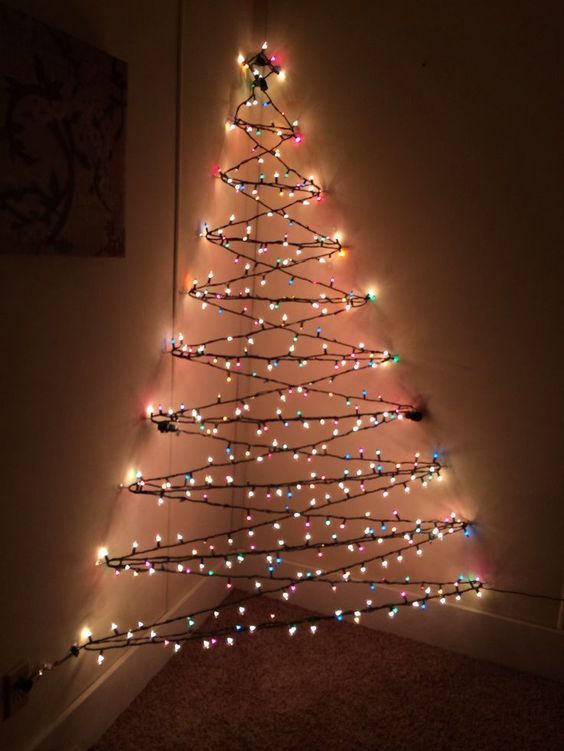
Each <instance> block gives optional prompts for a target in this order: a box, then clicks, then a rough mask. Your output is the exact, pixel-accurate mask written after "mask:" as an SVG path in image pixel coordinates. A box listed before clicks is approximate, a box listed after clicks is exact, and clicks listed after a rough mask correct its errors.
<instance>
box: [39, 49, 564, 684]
mask: <svg viewBox="0 0 564 751" xmlns="http://www.w3.org/2000/svg"><path fill="white" fill-rule="evenodd" d="M266 50H267V45H266V43H265V44H264V45H263V47H262V49H261V50H260V51H259V52H258V53H257V54H254V55H251V56H250V57H247V58H244V57H243V56H240V58H239V60H238V63H239V65H240V67H241V70H242V72H243V73H244V75H245V77H246V81H247V83H246V85H247V86H248V88H249V91H248V94H247V96H245V98H244V99H243V100H242V101H241V103H240V104H239V105H238V106H237V108H236V111H235V113H234V114H233V116H232V117H231V118H230V119H229V120H228V121H227V123H226V131H227V132H233V131H239V132H241V133H242V134H244V136H245V137H246V139H248V140H247V142H246V143H247V147H248V149H249V150H248V152H245V153H247V156H246V157H244V158H243V159H241V160H240V161H238V162H237V163H236V164H234V165H233V166H232V167H229V168H227V169H222V168H221V167H219V166H217V167H215V168H214V176H215V177H216V178H217V179H219V180H220V181H221V182H222V183H223V184H224V186H225V187H227V188H230V189H231V190H232V191H233V192H234V193H233V195H234V196H235V197H236V200H238V201H240V202H241V204H242V205H243V208H244V207H245V206H249V208H250V209H251V211H250V213H249V214H248V215H243V217H242V218H239V219H238V218H237V217H236V215H235V214H233V213H232V214H230V215H229V217H228V219H227V220H226V221H225V222H223V223H222V224H220V225H218V226H215V227H212V226H210V224H208V222H203V223H202V228H201V231H200V233H199V234H200V237H201V238H205V240H206V241H208V242H209V243H210V244H212V245H214V246H216V247H217V248H218V249H219V250H221V251H222V256H223V258H224V259H227V260H229V261H230V263H232V264H233V267H232V268H233V269H234V271H232V272H230V273H229V272H228V273H227V275H226V277H225V278H223V279H221V280H216V277H215V274H214V272H213V271H209V273H208V274H207V277H206V280H205V281H204V282H203V283H201V282H199V281H198V280H197V279H194V280H193V282H192V284H191V285H188V287H187V288H186V289H185V290H184V293H185V294H186V295H187V296H188V297H189V298H191V300H193V301H195V302H196V303H197V304H198V305H199V306H200V308H201V310H202V312H204V311H206V310H207V311H215V312H216V313H217V314H218V315H220V316H221V315H223V314H227V315H228V316H233V317H237V318H238V319H239V321H240V324H241V327H242V328H241V329H240V330H239V331H233V332H230V333H228V334H226V335H225V336H212V337H210V338H208V339H207V340H205V341H200V342H192V343H189V342H187V341H185V338H184V336H183V335H182V334H179V335H178V336H177V337H175V338H174V339H172V340H171V354H172V356H173V357H176V358H179V359H180V360H182V361H188V362H190V363H195V364H199V365H205V366H206V367H207V368H208V369H209V370H210V372H211V373H212V374H213V377H214V378H218V377H221V378H225V384H226V389H227V393H226V394H223V395H222V394H221V393H217V396H215V397H213V398H211V399H208V401H206V402H205V403H204V404H201V405H199V406H187V405H185V404H180V405H179V407H178V409H172V408H170V409H168V410H165V409H164V407H163V405H158V406H157V407H156V408H155V407H153V406H149V407H148V409H147V417H148V419H149V420H150V421H151V422H152V423H153V424H154V425H155V426H156V428H157V430H158V431H159V432H161V433H170V434H176V435H178V436H180V435H183V436H187V437H188V439H189V440H190V441H193V440H194V439H196V438H197V439H198V442H201V441H202V440H203V441H205V442H208V444H209V445H211V446H212V447H213V448H212V449H211V450H212V452H213V451H215V450H216V449H218V450H219V451H220V452H221V453H220V456H219V457H217V456H215V455H214V454H213V453H211V454H210V455H208V457H207V460H206V461H202V462H200V463H198V464H197V466H195V467H192V468H190V469H183V470H182V471H180V472H177V473H173V474H166V475H163V476H154V477H144V476H143V474H142V473H141V472H138V473H137V476H136V479H135V481H134V482H133V483H132V484H131V485H129V490H130V491H131V492H132V493H134V494H136V495H139V496H149V497H154V498H156V500H157V503H158V505H163V504H165V503H166V502H169V501H179V502H181V503H192V504H197V505H203V506H207V507H209V509H210V511H211V510H212V509H214V510H221V509H224V510H226V511H228V512H229V513H230V514H233V512H234V511H238V512H241V514H240V516H241V520H240V522H239V523H235V524H232V523H231V524H230V525H229V526H228V527H227V528H226V529H223V530H220V531H216V532H213V533H212V534H207V535H195V536H192V537H187V538H186V539H185V536H184V535H183V534H181V533H178V534H177V536H176V539H175V540H173V541H163V539H162V538H161V536H160V534H157V535H156V537H155V541H154V543H151V544H149V545H145V546H140V545H139V543H138V542H137V541H135V542H134V543H133V544H132V546H131V550H130V551H128V552H126V553H123V554H121V555H112V556H110V554H109V553H108V551H107V550H105V549H101V550H100V553H99V561H98V562H99V563H101V564H104V565H106V566H107V567H108V568H109V569H111V570H113V571H114V574H115V575H116V576H118V575H125V574H131V575H133V576H135V577H136V576H139V575H142V574H145V575H148V576H151V575H155V574H175V575H181V576H196V577H213V578H215V579H219V580H221V581H222V582H224V583H225V589H226V591H227V592H229V591H230V590H232V588H233V587H234V584H236V585H237V587H238V594H237V599H235V600H233V599H231V600H230V602H229V603H228V604H226V603H225V602H224V601H222V602H220V603H218V604H217V605H215V606H213V607H209V608H206V609H202V610H199V611H197V612H191V613H185V614H183V615H180V616H177V617H174V618H169V619H165V620H161V621H157V622H153V623H150V624H144V623H142V622H138V624H137V626H135V627H130V628H128V629H121V628H119V627H118V625H117V624H115V623H113V624H112V625H111V629H110V633H109V634H107V635H105V636H101V637H97V638H94V636H93V635H92V633H91V632H90V631H89V629H85V630H84V631H83V634H82V637H81V640H80V641H79V642H76V643H74V644H73V645H72V647H71V649H70V650H69V652H68V653H67V654H66V655H64V656H63V657H62V658H61V659H60V660H58V661H56V662H54V663H47V664H45V665H43V666H42V667H41V668H40V669H38V670H37V671H36V673H35V675H34V676H33V678H35V677H37V676H39V675H42V674H44V673H45V672H46V671H47V670H50V669H52V668H54V667H57V666H58V665H60V664H63V663H64V662H66V661H67V659H69V658H70V657H72V656H75V657H76V656H78V655H79V654H80V653H81V652H82V651H96V652H98V662H99V664H102V663H103V661H104V652H105V651H107V650H116V649H129V648H132V647H138V646H145V645H149V644H151V645H155V644H161V645H164V646H165V647H171V648H173V649H174V650H175V651H177V650H178V649H180V648H181V645H182V643H184V642H185V641H192V640H198V641H199V642H200V643H201V644H202V646H203V647H204V648H206V649H209V648H211V647H213V646H215V645H216V644H225V645H227V646H233V645H234V644H235V641H236V640H237V639H238V638H242V637H243V635H252V634H254V633H255V632H257V631H261V630H266V629H272V628H281V629H286V630H287V631H288V633H289V635H290V636H293V635H294V634H295V633H296V631H297V630H298V629H302V627H305V628H306V630H307V631H309V632H310V633H311V634H315V633H316V631H317V629H318V626H319V625H320V624H322V623H323V622H325V621H327V620H330V619H336V620H337V621H343V620H345V619H348V618H351V619H352V620H353V621H354V622H355V623H359V622H360V620H361V617H362V616H363V615H365V614H370V613H374V612H377V611H384V612H387V613H388V616H389V617H391V618H393V617H395V616H396V615H397V614H398V613H399V612H400V610H401V609H402V608H406V607H410V608H416V609H419V610H425V609H426V608H427V606H428V604H429V603H431V602H434V601H438V602H439V603H440V604H442V605H444V604H446V602H447V601H448V600H449V599H451V598H455V600H460V598H461V597H462V596H464V595H466V594H467V593H471V592H473V593H474V594H475V595H476V596H478V597H480V596H481V595H482V591H483V590H484V589H488V588H489V587H488V586H487V585H485V584H484V583H483V582H482V581H481V580H480V579H479V578H478V577H475V576H466V577H463V576H458V577H457V578H456V579H455V580H454V581H450V580H449V579H448V578H447V579H445V581H425V580H423V579H420V578H419V579H413V578H412V577H411V576H410V575H406V576H403V577H398V578H394V577H392V578H388V577H385V576H382V570H384V571H386V570H387V569H388V567H389V566H396V565H398V564H401V563H402V562H403V561H404V558H406V557H407V559H408V560H410V559H411V560H416V559H417V558H419V557H421V556H422V555H423V552H424V550H426V549H427V548H428V547H429V546H431V545H433V544H434V543H438V542H441V541H443V540H445V539H446V538H448V537H450V536H451V535H453V534H457V533H460V532H462V533H463V535H464V536H466V537H467V536H468V535H469V531H470V525H469V523H468V522H467V521H466V520H464V519H463V518H461V517H460V516H458V515H457V514H456V513H454V512H453V513H451V514H450V515H449V516H447V517H446V518H443V519H420V518H406V517H404V516H403V515H400V513H399V511H398V510H393V511H392V512H388V513H382V512H380V511H379V510H378V505H379V504H380V503H381V502H384V501H385V499H387V498H388V496H389V495H390V493H392V492H393V493H394V496H396V497H397V496H398V495H399V494H400V492H401V493H402V497H405V496H406V495H409V493H410V492H411V491H412V489H416V488H417V489H418V488H421V489H424V488H426V487H428V485H429V484H430V483H431V482H433V483H436V482H439V481H440V480H441V479H442V471H443V467H442V465H441V463H440V462H439V456H438V454H436V453H435V454H434V455H433V456H432V458H431V459H429V460H425V459H422V458H421V456H420V454H419V453H416V454H415V456H414V458H413V459H411V460H409V461H405V460H404V461H396V460H392V459H389V458H387V457H385V456H384V454H383V452H382V450H381V449H380V448H378V447H376V446H375V445H373V443H374V440H375V439H376V437H377V436H379V434H380V429H382V428H383V427H385V426H389V425H391V424H393V423H405V422H406V421H408V422H409V421H412V422H419V421H420V420H421V419H423V418H424V412H423V411H422V410H421V409H418V408H417V407H415V406H414V405H411V404H404V403H401V402H398V401H395V400H388V399H386V398H384V397H383V396H382V395H381V394H379V393H377V392H376V391H374V392H371V391H370V390H369V388H370V383H369V380H370V378H372V376H373V375H377V373H378V371H379V370H380V369H382V368H385V367H388V366H390V365H394V364H396V363H398V362H399V357H398V356H397V355H396V354H393V353H390V352H389V351H387V350H378V349H374V348H371V347H369V346H367V345H365V343H364V342H359V343H358V344H351V343H349V342H346V341H344V340H343V339H342V335H343V332H344V331H346V326H344V325H342V324H341V319H338V317H339V316H341V315H342V314H346V313H347V312H349V311H351V310H353V309H357V308H360V307H362V306H364V305H366V304H369V303H371V302H372V301H374V300H375V299H376V295H375V293H374V291H373V290H368V291H367V292H365V293H364V294H360V293H357V292H354V291H352V290H347V289H344V288H341V287H339V286H338V285H337V282H336V280H335V277H334V276H333V274H332V267H333V264H334V263H335V262H336V261H339V260H340V259H342V258H343V257H344V256H345V255H346V250H345V248H344V247H343V245H342V243H341V237H340V236H339V235H338V234H334V235H332V236H331V235H330V234H327V233H322V232H319V231H317V230H314V229H313V228H312V227H311V225H310V222H309V220H307V221H306V219H305V218H304V214H305V213H307V212H309V211H310V210H311V209H312V208H314V207H315V206H317V205H319V204H323V202H324V200H325V193H324V192H323V191H322V189H321V187H320V186H319V185H318V184H317V182H316V180H315V179H314V177H313V176H309V177H306V176H304V175H302V174H300V172H298V171H297V170H296V169H295V168H294V167H293V166H291V165H290V160H289V158H288V157H287V156H285V154H286V151H287V150H288V149H290V148H292V149H293V148H296V147H299V145H300V144H301V143H302V142H303V140H304V136H303V134H302V132H301V130H300V129H299V124H298V122H297V121H293V122H290V120H289V119H288V118H287V116H286V115H285V113H284V112H283V111H282V110H281V109H280V108H279V107H278V106H277V105H276V104H275V103H274V101H273V100H272V98H271V97H270V94H269V90H270V89H269V85H270V83H271V81H272V80H273V78H274V79H275V78H277V77H281V76H283V73H284V72H283V71H282V69H281V67H280V66H279V64H278V61H277V59H276V56H275V55H270V56H269V54H268V53H267V51H266ZM256 112H259V113H260V114H259V116H257V117H254V119H253V120H251V119H250V117H251V115H252V114H253V113H256ZM268 119H269V120H270V121H269V122H265V120H268ZM248 202H252V203H248ZM312 269H315V271H312ZM336 327H337V328H336ZM335 329H336V330H335ZM306 374H307V375H306ZM359 378H366V381H367V382H366V385H365V386H363V387H362V388H359V386H358V383H359ZM337 379H339V384H338V385H339V390H335V388H334V386H333V384H334V383H335V381H336V380H337ZM349 382H350V383H349ZM210 383H215V381H214V380H213V379H210ZM240 391H241V392H242V393H239V392H240ZM304 399H307V400H308V401H307V402H306V404H307V405H308V406H307V407H304V408H302V407H301V405H302V404H303V400H304ZM361 438H362V441H363V442H365V443H364V445H362V446H361V445H358V444H359V440H360V439H361ZM295 556H297V557H295ZM344 558H346V562H345V563H343V559H344ZM313 585H317V586H319V587H327V589H328V591H329V592H331V593H332V596H338V595H339V593H341V592H342V591H344V590H345V588H346V591H347V593H349V592H358V595H355V596H358V598H359V599H358V603H357V605H356V606H355V607H352V608H351V607H344V606H343V607H341V608H337V609H334V611H333V613H332V614H331V615H326V614H324V615H315V616H308V617H306V618H302V619H298V620H294V621H291V622H290V621H288V620H286V619H284V617H279V616H278V615H277V614H276V612H275V611H276V600H275V599H273V601H272V607H273V612H272V613H271V617H270V619H269V620H267V621H264V622H258V623H251V622H249V618H248V613H247V607H248V604H249V603H250V602H252V600H253V599H254V598H256V597H260V596H263V595H264V594H267V595H269V596H270V597H272V598H276V597H280V598H281V599H282V600H285V601H287V600H289V599H290V597H291V596H292V595H293V594H295V593H296V592H297V591H298V590H299V591H302V588H303V587H311V586H313ZM395 587H399V589H400V591H399V592H394V589H393V588H395ZM239 588H241V589H242V591H239ZM404 588H405V589H404ZM414 588H416V589H417V592H414V591H413V589H414ZM388 589H390V590H391V593H389V592H388ZM494 591H503V590H500V589H494ZM367 593H368V594H369V597H368V598H366V594H367ZM373 593H376V595H374V594H373ZM388 594H390V596H391V597H392V598H393V599H391V600H390V601H388ZM520 594H525V593H520ZM234 596H235V595H234ZM374 596H377V597H378V598H379V601H377V602H376V601H374V600H373V599H372V598H373V597H374ZM383 596H384V601H382V597H383ZM548 599H557V598H548ZM234 607H235V608H237V613H238V618H237V622H235V623H231V622H228V620H229V619H227V621H226V619H225V617H224V615H225V612H226V610H228V609H231V611H232V610H233V608H234Z"/></svg>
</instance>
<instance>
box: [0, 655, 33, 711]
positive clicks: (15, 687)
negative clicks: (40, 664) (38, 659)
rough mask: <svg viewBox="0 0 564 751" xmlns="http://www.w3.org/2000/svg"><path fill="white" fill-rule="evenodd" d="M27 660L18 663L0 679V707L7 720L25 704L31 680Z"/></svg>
mask: <svg viewBox="0 0 564 751" xmlns="http://www.w3.org/2000/svg"><path fill="white" fill-rule="evenodd" d="M29 675H30V669H29V664H28V663H27V662H20V663H18V664H17V665H16V666H15V667H14V668H13V669H12V670H10V671H9V672H8V673H6V674H5V675H4V677H3V679H2V709H3V715H4V719H5V720H7V719H9V718H10V717H12V715H14V714H15V713H16V712H18V711H19V710H20V709H21V708H22V707H23V706H25V705H26V704H27V701H28V698H29V692H30V690H31V688H32V685H33V684H32V682H31V681H30V678H29Z"/></svg>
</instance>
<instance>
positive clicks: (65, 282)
mask: <svg viewBox="0 0 564 751" xmlns="http://www.w3.org/2000/svg"><path fill="white" fill-rule="evenodd" d="M12 5H14V6H15V7H17V8H19V9H21V10H23V11H24V12H28V13H29V14H31V15H33V16H34V17H35V18H37V19H38V20H40V21H44V22H45V23H48V24H51V25H52V26H54V27H56V28H58V29H62V30H63V31H66V32H68V33H70V34H73V35H76V36H77V37H79V38H80V39H82V40H84V41H86V42H89V43H91V44H92V45H94V46H95V47H98V48H100V49H102V50H104V51H106V52H108V53H110V54H112V55H115V56H116V57H118V58H120V59H122V60H125V61H126V62H127V64H128V73H129V91H128V111H127V146H126V175H127V191H126V193H127V195H126V217H127V219H126V234H127V247H126V255H125V258H116V259H112V258H65V257H33V256H27V257H10V256H6V255H3V256H2V258H1V271H0V285H1V288H0V301H1V302H0V306H1V308H2V341H3V344H2V360H3V362H2V382H3V383H2V389H1V393H2V400H3V405H4V406H3V409H4V416H5V419H6V426H7V429H6V430H5V431H4V439H3V442H2V444H3V449H2V466H3V469H2V476H3V484H4V495H3V503H2V507H1V511H0V514H1V517H2V520H1V524H0V526H1V529H2V530H3V542H2V546H1V553H0V556H1V558H2V570H3V572H4V574H3V577H2V587H1V590H2V602H1V605H0V611H1V613H2V616H1V619H2V626H1V632H2V636H1V639H0V665H1V669H0V673H3V672H4V671H5V670H8V669H10V668H11V667H12V666H13V665H14V663H17V662H18V661H19V660H20V659H22V658H26V659H29V660H30V661H31V663H32V664H37V663H40V662H42V661H43V660H50V659H56V658H58V657H61V656H62V655H64V654H65V653H66V652H67V650H68V649H69V647H70V646H71V644H72V642H73V641H74V640H75V639H77V638H78V637H79V632H80V629H81V628H82V627H83V626H84V625H88V626H89V627H90V629H92V631H93V632H94V633H96V632H98V633H107V632H108V629H109V626H110V623H111V622H112V621H115V622H116V623H118V624H123V625H124V626H125V625H126V624H128V623H131V622H136V621H137V619H141V620H146V621H148V620H150V619H154V618H157V617H159V616H160V615H161V614H162V613H163V612H166V611H167V610H168V609H169V608H170V607H171V606H172V604H173V602H172V600H171V599H170V594H169V593H168V591H167V589H166V585H164V582H163V581H159V582H156V581H153V580H148V579H147V580H146V581H144V582H143V583H142V584H141V586H140V587H137V586H136V585H137V584H138V581H131V580H128V581H125V580H123V581H122V580H118V579H116V578H115V577H113V576H112V575H111V573H110V572H108V571H106V570H104V567H98V568H97V567H96V566H95V565H94V562H95V560H96V556H97V549H98V546H100V545H105V546H107V547H108V548H109V550H110V552H112V550H113V551H119V550H124V548H125V550H128V549H130V546H131V542H132V540H133V539H135V538H136V537H138V538H139V539H140V540H142V539H146V540H147V539H148V538H149V537H151V538H153V537H154V534H155V531H156V530H157V529H159V528H160V529H161V530H163V531H164V527H165V526H166V524H167V520H168V514H169V512H168V510H159V509H157V508H156V504H155V507H153V505H152V504H151V505H145V504H142V503H140V502H139V500H138V499H137V498H136V497H133V496H132V495H130V494H128V493H126V492H121V493H120V492H119V490H118V485H119V483H120V482H123V481H125V480H126V479H127V478H128V477H129V478H131V470H132V469H133V468H136V467H138V466H141V467H142V468H147V469H150V468H149V463H154V469H155V470H156V469H157V468H164V471H167V470H168V466H169V461H170V459H169V449H170V445H169V444H170V441H169V440H167V439H166V438H164V437H163V436H160V435H156V434H155V432H154V431H152V430H151V429H150V428H149V426H148V425H147V424H146V423H144V422H142V421H141V420H140V415H141V414H142V411H143V409H144V407H145V405H146V403H147V401H148V400H149V399H150V398H153V395H154V394H159V395H160V397H161V398H162V399H169V398H170V392H171V361H170V358H169V357H168V356H166V355H164V354H163V343H164V338H165V336H169V335H170V329H171V325H172V322H171V310H172V308H171V300H172V290H173V282H172V280H173V265H172V264H173V247H174V185H175V140H174V133H175V118H176V41H177V13H178V7H177V3H176V2H173V0H167V2H164V3H158V4H157V3H153V2H149V1H147V0H142V1H141V2H139V1H138V0H131V1H129V0H127V1H122V2H119V3H113V2H102V3H92V2H89V0H80V1H79V2H77V1H76V0H72V1H71V0H49V1H42V0H27V1H26V0H22V2H14V3H12ZM157 113H158V116H157ZM8 426H9V427H8ZM158 439H163V440H158ZM147 457H150V460H149V459H148V458H147ZM144 459H145V462H144V461H143V460H144ZM83 656H84V655H83ZM83 656H81V658H80V659H79V660H76V661H74V660H73V661H72V662H69V663H67V664H66V665H65V666H64V667H62V668H60V669H59V670H58V671H57V672H56V674H55V673H53V674H52V675H50V676H48V677H47V678H45V680H44V681H43V682H41V683H39V684H38V685H37V687H36V688H35V689H34V690H33V692H32V695H31V696H30V703H29V706H28V707H26V709H25V710H22V711H21V712H20V713H19V714H18V715H16V716H14V717H13V718H12V719H11V720H10V721H9V722H6V723H2V725H1V726H0V746H1V747H2V748H6V749H10V750H11V751H12V750H13V751H17V750H18V749H24V748H30V747H31V745H32V743H34V742H35V740H36V739H38V738H39V737H40V736H41V734H42V733H43V732H44V731H45V730H46V729H47V728H48V727H49V725H50V724H51V723H52V722H53V721H54V720H56V718H57V717H58V716H59V715H60V713H61V712H62V711H63V710H64V709H65V708H66V707H67V706H68V705H69V704H70V703H71V702H72V701H73V700H75V699H77V697H79V696H80V695H81V694H82V692H84V691H85V690H86V689H87V687H89V686H90V685H91V684H92V682H93V681H94V680H95V679H96V678H97V677H99V675H100V673H101V671H100V669H99V668H97V665H96V660H95V658H92V657H91V658H90V659H88V657H87V656H86V659H84V660H83V659H82V657H83ZM141 659H142V658H141ZM108 660H109V662H108V663H107V664H108V665H110V664H111V663H112V662H113V658H112V657H110V655H108ZM123 691H124V689H123V687H122V693H123ZM107 699H108V701H107V702H106V705H105V708H104V709H100V711H99V715H98V717H97V718H96V719H97V721H98V722H99V723H100V724H102V723H103V722H104V721H105V720H106V718H107V716H108V712H109V713H111V712H112V711H113V705H114V706H115V701H116V699H115V697H113V696H108V697H107ZM118 703H119V701H118ZM93 719H94V718H93V717H91V718H89V722H92V720H93ZM100 721H101V722H100ZM102 729H103V728H102ZM66 740H67V741H68V746H66V747H68V748H70V747H71V745H72V742H75V741H77V740H78V739H77V738H76V737H69V738H67V739H66ZM57 748H63V746H61V745H58V746H57Z"/></svg>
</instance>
